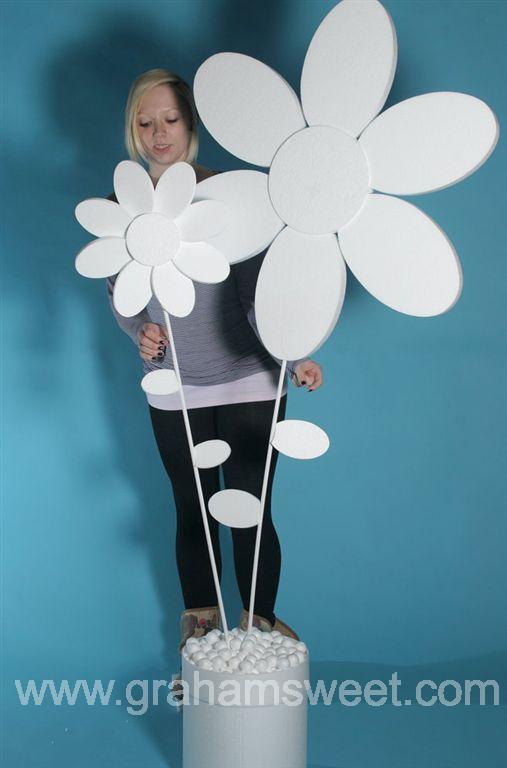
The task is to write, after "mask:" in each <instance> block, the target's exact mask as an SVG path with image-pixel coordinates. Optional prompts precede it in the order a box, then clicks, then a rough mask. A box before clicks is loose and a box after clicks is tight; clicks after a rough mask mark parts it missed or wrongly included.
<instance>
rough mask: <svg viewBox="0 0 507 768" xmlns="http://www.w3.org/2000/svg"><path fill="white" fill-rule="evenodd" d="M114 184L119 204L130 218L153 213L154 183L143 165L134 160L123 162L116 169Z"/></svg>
mask: <svg viewBox="0 0 507 768" xmlns="http://www.w3.org/2000/svg"><path fill="white" fill-rule="evenodd" d="M113 183H114V191H115V194H116V198H117V200H118V202H119V204H120V205H121V207H122V208H123V209H124V210H125V211H126V212H127V213H128V214H129V215H130V216H132V217H133V216H139V214H140V213H151V211H152V210H153V182H152V180H151V179H150V177H149V176H148V173H147V172H146V171H145V170H144V168H143V166H142V165H139V163H134V162H133V160H122V162H121V163H118V165H117V166H116V168H115V171H114V182H113Z"/></svg>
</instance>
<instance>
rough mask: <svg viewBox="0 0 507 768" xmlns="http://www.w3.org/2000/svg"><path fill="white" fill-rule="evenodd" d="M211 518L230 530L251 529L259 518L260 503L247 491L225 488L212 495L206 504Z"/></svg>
mask: <svg viewBox="0 0 507 768" xmlns="http://www.w3.org/2000/svg"><path fill="white" fill-rule="evenodd" d="M208 508H209V511H210V514H211V516H212V517H214V518H215V520H218V522H219V523H222V524H223V525H228V526H229V527H230V528H251V527H252V525H258V523H259V521H260V518H261V503H260V501H259V499H258V498H257V497H256V496H253V495H252V494H251V493H248V492H247V491H239V490H237V489H235V488H226V489H225V490H223V491H218V492H217V493H214V494H213V496H212V497H211V498H210V500H209V502H208Z"/></svg>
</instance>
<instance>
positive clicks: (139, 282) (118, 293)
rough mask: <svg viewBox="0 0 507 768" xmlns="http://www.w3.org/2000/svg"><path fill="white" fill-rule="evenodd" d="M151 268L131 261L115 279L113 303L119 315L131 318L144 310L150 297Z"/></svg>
mask: <svg viewBox="0 0 507 768" xmlns="http://www.w3.org/2000/svg"><path fill="white" fill-rule="evenodd" d="M150 272H151V267H148V266H146V265H145V264H139V262H138V261H131V262H130V264H127V266H126V267H123V269H122V271H121V272H120V274H119V275H118V277H117V278H116V282H115V284H114V290H113V303H114V306H115V307H116V309H117V310H118V312H119V313H120V315H123V316H124V317H133V316H134V315H137V314H138V313H139V312H141V310H143V309H144V308H145V306H146V305H147V303H148V302H149V300H150V299H151V297H152V292H151V285H150Z"/></svg>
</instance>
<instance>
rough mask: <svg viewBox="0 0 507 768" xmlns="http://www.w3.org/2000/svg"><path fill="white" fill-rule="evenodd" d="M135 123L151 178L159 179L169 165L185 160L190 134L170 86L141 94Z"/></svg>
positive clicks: (159, 86)
mask: <svg viewBox="0 0 507 768" xmlns="http://www.w3.org/2000/svg"><path fill="white" fill-rule="evenodd" d="M136 121H137V130H138V134H139V139H140V141H141V144H142V146H143V150H144V152H145V154H146V157H147V158H148V163H149V167H150V173H151V175H152V176H154V177H155V178H158V177H159V176H161V175H162V173H163V172H164V171H165V169H166V168H168V167H169V166H170V165H172V164H173V163H176V162H178V161H181V160H184V158H185V155H186V153H187V150H188V144H189V141H190V131H189V130H188V127H187V125H186V123H185V121H184V119H183V115H182V113H181V111H180V109H179V107H178V100H177V98H176V95H175V94H174V91H173V89H172V88H171V86H170V85H168V84H164V85H156V86H154V87H153V88H151V89H150V90H149V91H148V92H147V93H145V94H144V96H143V98H142V99H141V101H140V103H139V109H138V111H137V116H136Z"/></svg>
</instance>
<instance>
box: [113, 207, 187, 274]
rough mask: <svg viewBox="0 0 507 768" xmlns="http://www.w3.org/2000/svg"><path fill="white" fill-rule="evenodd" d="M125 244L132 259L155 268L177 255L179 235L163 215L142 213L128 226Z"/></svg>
mask: <svg viewBox="0 0 507 768" xmlns="http://www.w3.org/2000/svg"><path fill="white" fill-rule="evenodd" d="M125 243H126V245H127V250H128V252H129V253H130V255H131V256H132V258H133V259H135V260H136V261H139V262H140V263H141V264H147V265H148V266H150V267H156V266H158V265H160V264H165V262H166V261H169V259H172V258H173V256H175V255H176V254H177V253H178V249H179V247H180V233H179V230H178V227H177V226H176V224H175V223H174V221H172V220H171V219H168V218H167V216H164V214H163V213H143V214H141V215H140V216H136V218H135V219H134V220H133V221H131V223H130V224H129V227H128V229H127V232H126V235H125Z"/></svg>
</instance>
